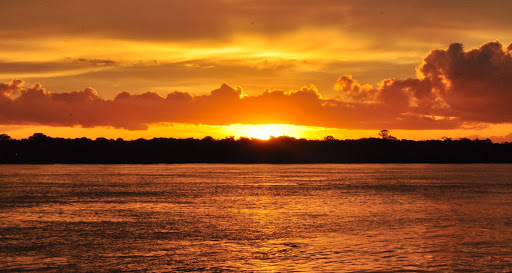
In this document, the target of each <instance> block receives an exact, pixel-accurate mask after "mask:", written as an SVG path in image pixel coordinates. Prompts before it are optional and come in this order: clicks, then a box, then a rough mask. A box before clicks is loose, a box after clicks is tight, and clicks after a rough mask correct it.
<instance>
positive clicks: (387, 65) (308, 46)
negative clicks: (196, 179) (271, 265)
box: [0, 0, 512, 141]
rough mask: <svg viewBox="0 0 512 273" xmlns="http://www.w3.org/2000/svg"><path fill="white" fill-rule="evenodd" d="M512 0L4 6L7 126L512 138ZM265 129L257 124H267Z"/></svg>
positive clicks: (188, 133)
mask: <svg viewBox="0 0 512 273" xmlns="http://www.w3.org/2000/svg"><path fill="white" fill-rule="evenodd" d="M510 10H512V2H508V1H302V0H293V1H291V0H290V1H279V0H273V1H267V0H253V1H252V0H240V1H231V0H223V1H210V0H209V1H198V0H187V1H163V0H162V1H151V0H150V1H130V0H110V1H91V0H88V1H24V0H21V1H2V2H0V14H1V18H2V22H1V23H0V24H1V27H0V133H6V134H9V135H10V136H12V137H15V138H23V137H27V136H30V135H32V134H33V133H35V132H43V133H45V134H48V135H50V136H55V137H57V136H58V137H81V136H85V137H91V138H95V137H99V136H105V137H110V138H117V137H122V138H125V139H134V138H139V137H144V138H152V137H180V138H184V137H196V138H201V137H204V136H213V137H216V138H222V137H226V136H235V137H240V136H249V137H260V138H268V137H269V136H270V135H274V136H279V135H283V134H284V135H289V136H293V137H305V138H312V139H316V138H323V137H324V136H326V135H333V136H335V137H337V138H360V137H376V136H377V133H378V131H380V130H381V129H389V130H391V133H392V134H393V135H395V136H397V137H398V138H409V139H428V138H441V137H443V136H448V137H453V138H458V137H473V138H474V137H480V138H487V137H491V138H493V139H494V140H496V141H512V134H511V133H512V107H510V103H511V102H512V87H511V86H512V55H511V54H512V51H511V49H512V47H511V46H509V44H510V43H511V42H512V41H511V40H510V37H512V28H510V25H512V19H511V17H510V14H509V11H510ZM255 125H257V126H255Z"/></svg>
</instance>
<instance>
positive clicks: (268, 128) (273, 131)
mask: <svg viewBox="0 0 512 273" xmlns="http://www.w3.org/2000/svg"><path fill="white" fill-rule="evenodd" d="M286 127H287V126H286V125H283V124H263V125H252V126H250V127H248V128H247V129H246V131H245V133H246V134H247V137H251V138H259V139H263V140H267V139H270V137H278V136H282V135H289V133H290V132H289V128H286Z"/></svg>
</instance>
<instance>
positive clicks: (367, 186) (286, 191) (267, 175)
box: [0, 164, 512, 272]
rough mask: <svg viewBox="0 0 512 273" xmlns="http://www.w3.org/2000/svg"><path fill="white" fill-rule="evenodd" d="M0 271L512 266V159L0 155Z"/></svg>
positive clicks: (486, 268) (484, 268) (502, 268)
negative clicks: (106, 159)
mask: <svg viewBox="0 0 512 273" xmlns="http://www.w3.org/2000/svg"><path fill="white" fill-rule="evenodd" d="M0 198H1V199H0V271H23V270H26V271H65V272H69V271H72V272H76V271H93V272H98V271H149V272H166V271H171V272H172V271H216V272H224V271H235V272H238V271H250V272H254V271H256V272H272V271H274V272H293V271H299V272H321V271H325V272H344V271H359V272H383V271H400V272H402V271H407V270H409V271H414V272H417V271H478V272H481V271H487V272H510V271H511V270H512V165H197V164H196V165H121V166H118V165H113V166H109V165H70V166H66V165H49V166H28V165H22V166H13V165H3V166H1V165H0Z"/></svg>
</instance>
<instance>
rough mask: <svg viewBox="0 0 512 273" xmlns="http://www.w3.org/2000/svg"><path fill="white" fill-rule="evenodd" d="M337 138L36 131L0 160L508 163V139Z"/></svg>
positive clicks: (5, 148)
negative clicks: (131, 136)
mask: <svg viewBox="0 0 512 273" xmlns="http://www.w3.org/2000/svg"><path fill="white" fill-rule="evenodd" d="M383 132H384V133H382V132H381V134H379V135H380V136H381V137H380V138H364V139H357V140H337V139H335V138H333V137H332V136H328V137H325V138H324V139H323V140H306V139H296V138H293V137H287V136H280V137H277V138H271V139H269V140H260V139H250V138H240V139H234V138H233V137H230V138H225V139H218V140H217V139H213V138H212V137H205V138H203V139H194V138H187V139H175V138H154V139H150V140H146V139H137V140H130V141H128V140H123V139H121V138H119V139H116V140H113V139H106V138H97V139H96V140H91V139H88V138H75V139H64V138H52V137H48V136H46V135H44V134H41V133H36V134H34V135H33V136H31V137H29V138H27V139H21V140H18V139H12V138H11V137H9V136H8V135H5V134H1V135H0V163H3V164H8V163H13V164H27V163H28V164H50V163H66V164H67V163H69V164H80V163H83V164H86V163H89V164H90V163H101V164H138V163H142V164H149V163H512V143H503V144H498V143H492V141H491V140H489V139H486V140H478V139H476V140H470V139H467V138H463V139H458V140H452V139H450V138H444V139H443V140H427V141H411V140H397V139H396V138H394V137H392V136H391V135H389V134H388V132H387V131H384V130H383Z"/></svg>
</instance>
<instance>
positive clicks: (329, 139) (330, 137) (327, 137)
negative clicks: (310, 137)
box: [324, 136, 336, 141]
mask: <svg viewBox="0 0 512 273" xmlns="http://www.w3.org/2000/svg"><path fill="white" fill-rule="evenodd" d="M333 140H336V139H335V138H334V137H333V136H326V137H324V141H333Z"/></svg>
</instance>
